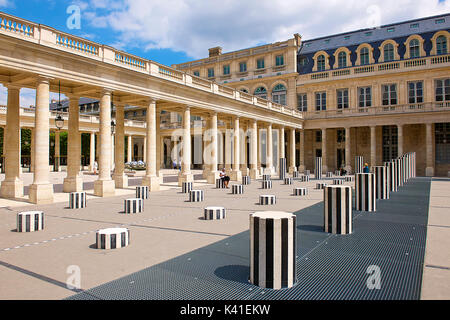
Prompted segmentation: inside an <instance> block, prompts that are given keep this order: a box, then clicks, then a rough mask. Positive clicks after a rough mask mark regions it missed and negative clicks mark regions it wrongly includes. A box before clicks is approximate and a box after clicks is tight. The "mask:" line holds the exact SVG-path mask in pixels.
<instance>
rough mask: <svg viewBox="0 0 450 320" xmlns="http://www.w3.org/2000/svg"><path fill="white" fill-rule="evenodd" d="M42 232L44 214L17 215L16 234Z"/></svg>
mask: <svg viewBox="0 0 450 320" xmlns="http://www.w3.org/2000/svg"><path fill="white" fill-rule="evenodd" d="M41 230H44V212H42V211H27V212H20V213H18V214H17V232H22V233H24V232H35V231H41Z"/></svg>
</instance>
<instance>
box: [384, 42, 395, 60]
mask: <svg viewBox="0 0 450 320" xmlns="http://www.w3.org/2000/svg"><path fill="white" fill-rule="evenodd" d="M388 61H394V45H393V44H392V43H388V44H387V45H385V46H384V62H388Z"/></svg>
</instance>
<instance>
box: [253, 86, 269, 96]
mask: <svg viewBox="0 0 450 320" xmlns="http://www.w3.org/2000/svg"><path fill="white" fill-rule="evenodd" d="M254 95H255V96H257V97H259V98H262V99H267V90H266V88H264V87H259V88H257V89H256V90H255V93H254Z"/></svg>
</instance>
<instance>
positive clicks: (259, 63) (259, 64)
mask: <svg viewBox="0 0 450 320" xmlns="http://www.w3.org/2000/svg"><path fill="white" fill-rule="evenodd" d="M256 69H264V58H261V59H258V60H256Z"/></svg>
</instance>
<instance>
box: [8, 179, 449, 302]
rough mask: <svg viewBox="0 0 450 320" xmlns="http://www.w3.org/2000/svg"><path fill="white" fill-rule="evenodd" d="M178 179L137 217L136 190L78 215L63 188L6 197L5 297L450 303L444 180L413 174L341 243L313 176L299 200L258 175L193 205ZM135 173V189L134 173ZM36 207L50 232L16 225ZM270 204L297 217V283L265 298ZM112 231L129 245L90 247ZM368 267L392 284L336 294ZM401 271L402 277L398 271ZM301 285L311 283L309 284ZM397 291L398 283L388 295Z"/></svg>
mask: <svg viewBox="0 0 450 320" xmlns="http://www.w3.org/2000/svg"><path fill="white" fill-rule="evenodd" d="M91 178H92V177H91ZM174 178H175V177H173V178H171V176H170V175H169V176H168V177H167V178H166V179H165V183H164V184H163V190H162V191H160V192H155V193H152V194H151V195H150V199H149V200H146V201H145V212H143V213H140V214H135V215H124V214H121V212H122V211H123V201H124V199H126V198H130V196H131V197H134V193H135V192H134V188H133V187H130V188H129V189H126V190H121V191H119V192H118V194H117V196H115V197H112V198H105V199H101V198H96V197H94V196H89V198H88V207H87V208H86V209H81V210H70V209H67V206H68V195H67V194H59V193H58V194H57V196H55V198H58V199H59V201H58V202H57V203H54V204H52V205H42V206H34V205H29V204H26V203H24V202H17V201H11V202H5V201H6V200H3V199H1V200H0V299H64V298H70V299H86V298H87V299H133V298H135V299H138V298H141V299H142V298H145V299H183V298H184V299H197V298H200V299H214V298H222V299H233V298H236V299H261V298H264V297H267V298H270V299H297V298H304V299H317V298H318V299H329V298H341V299H352V298H367V299H371V298H373V299H377V298H378V299H392V298H394V299H395V298H403V299H419V298H422V299H433V298H441V299H442V298H443V299H449V298H450V293H449V292H450V287H449V280H448V279H449V274H450V273H449V272H450V261H449V255H448V250H445V249H446V248H448V247H449V245H450V243H449V239H450V237H449V233H448V232H449V228H450V223H449V219H448V208H449V207H450V199H449V197H448V195H449V193H450V180H449V179H435V180H434V181H431V179H429V178H417V179H414V181H411V182H410V183H409V184H408V185H407V186H405V187H404V188H403V189H402V190H401V191H400V192H398V193H397V194H393V197H392V199H391V200H383V201H379V211H378V212H377V213H376V214H371V215H369V214H367V213H358V212H356V213H355V215H354V218H355V234H354V235H351V236H349V237H347V238H342V237H337V236H332V235H330V234H325V233H323V232H322V230H321V223H322V210H323V207H322V205H321V202H322V197H323V191H321V190H314V186H315V183H316V181H313V180H311V182H308V183H302V182H299V181H295V182H294V186H307V187H308V188H309V191H310V194H309V195H308V196H306V197H294V196H292V189H293V187H294V186H287V185H283V184H282V182H281V181H279V180H274V182H273V184H274V188H273V189H272V190H261V189H260V187H261V183H260V182H259V181H253V182H252V184H251V185H250V186H246V187H245V194H244V195H232V194H231V189H227V190H221V189H215V187H214V186H212V185H208V184H206V183H205V181H203V180H197V181H196V183H195V188H196V189H201V190H205V201H204V202H201V203H190V202H187V200H188V196H187V195H186V194H182V193H181V189H180V188H178V187H177V185H176V182H171V181H172V180H173V181H175V180H176V179H174ZM58 179H60V178H58ZM89 179H90V178H87V179H86V180H85V181H86V182H87V183H90V182H92V181H93V180H92V181H89ZM133 179H134V180H136V181H135V182H134V183H135V185H137V184H139V181H140V180H139V179H140V178H139V177H137V178H133ZM58 181H59V180H58ZM134 183H133V184H134ZM133 184H132V185H133ZM348 184H349V185H351V184H352V183H348ZM430 186H431V188H430ZM430 191H431V193H430ZM88 193H89V191H88ZM261 194H274V195H276V196H277V200H278V202H277V205H275V206H260V205H259V204H258V199H259V195H261ZM206 206H223V207H225V208H226V209H227V219H225V220H220V221H205V220H203V219H202V217H203V209H204V208H205V207H206ZM29 210H42V211H44V212H45V218H46V226H45V230H43V231H40V232H35V233H28V234H21V233H17V232H15V229H16V214H17V213H18V212H21V211H29ZM266 210H276V211H287V212H293V213H296V214H297V215H298V217H299V220H298V221H299V223H298V232H299V234H300V236H299V237H298V241H299V243H298V256H299V257H298V259H299V260H298V274H299V275H300V277H299V279H300V281H299V283H298V284H297V285H296V288H297V289H296V290H291V291H286V290H281V291H279V292H271V293H270V294H266V295H265V296H264V297H261V296H260V295H261V292H262V290H260V289H259V288H255V287H254V286H251V285H249V284H248V283H247V277H248V254H249V250H248V229H249V214H250V213H252V212H255V211H266ZM428 214H430V217H428ZM116 226H125V227H127V228H129V229H130V233H131V245H130V246H129V247H127V248H123V249H118V250H112V251H103V250H97V249H95V248H94V244H95V232H96V231H97V230H98V229H103V228H109V227H116ZM427 233H428V242H426V239H427V237H426V236H427ZM383 236H384V240H383ZM380 237H381V238H380ZM380 239H381V240H382V241H380ZM410 239H412V240H410ZM425 243H426V245H425ZM327 246H328V247H327ZM358 250H360V251H358ZM406 253H408V254H406ZM368 263H370V264H378V265H380V267H381V269H382V272H383V268H385V272H386V279H387V280H388V281H386V287H385V291H383V292H382V293H380V292H379V293H378V294H377V293H376V292H372V293H370V294H368V293H366V294H365V295H364V293H363V292H362V291H360V292H359V293H358V292H357V291H352V290H347V291H346V292H347V294H342V293H339V290H342V288H341V289H339V288H340V285H343V286H346V287H348V288H364V286H365V281H366V279H367V277H368V274H366V269H367V266H368V265H367V266H366V264H368ZM72 266H76V267H77V268H79V270H80V271H81V290H80V291H79V290H69V289H68V288H67V281H68V279H70V278H71V274H70V273H69V271H70V270H71V267H72ZM339 266H347V267H346V268H341V269H339ZM351 266H353V267H355V268H356V267H357V268H359V269H358V270H356V269H354V270H353V269H352V268H351ZM399 266H401V267H402V269H401V271H398V272H402V273H403V279H404V281H403V282H402V281H400V280H398V279H397V280H396V277H395V275H396V273H395V272H397V271H396V270H397V269H396V267H399ZM424 266H425V269H423V267H424ZM311 268H312V269H311ZM423 270H425V272H424V273H423ZM302 272H303V273H302ZM304 272H306V273H304ZM306 274H307V275H308V276H307V277H305V275H306ZM399 274H400V273H399ZM397 278H398V277H397ZM422 278H423V279H424V283H423V285H422ZM302 281H307V283H311V284H314V283H316V285H315V286H313V287H310V288H309V289H308V288H307V287H306V283H303V285H301V284H302ZM308 281H309V282H308ZM327 282H329V283H330V285H328V286H325V287H323V286H321V285H320V284H321V283H322V284H326V283H327ZM352 286H353V287H352ZM392 286H394V287H395V288H397V289H395V290H394V289H392V290H390V291H389V290H388V289H389V288H394V287H392ZM399 286H400V287H399ZM402 286H403V287H402ZM152 288H153V289H152ZM299 288H301V290H300V289H299ZM324 290H325V291H324ZM327 290H328V291H327ZM361 290H363V289H361ZM386 290H387V291H386ZM266 292H267V291H266ZM266 292H265V293H266ZM307 292H310V294H309V295H308V294H306V293H307ZM386 292H390V293H389V294H387V293H386ZM76 293H79V295H75V294H76ZM208 293H209V295H208ZM74 295H75V296H74Z"/></svg>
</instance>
